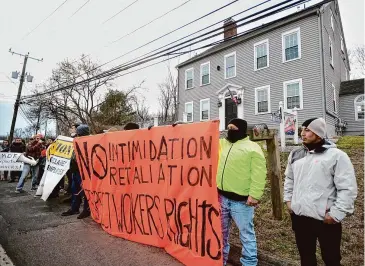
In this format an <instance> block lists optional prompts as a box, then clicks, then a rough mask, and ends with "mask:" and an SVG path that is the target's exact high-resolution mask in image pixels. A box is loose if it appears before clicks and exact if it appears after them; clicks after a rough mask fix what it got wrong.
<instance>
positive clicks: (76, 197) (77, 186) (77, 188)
mask: <svg viewBox="0 0 365 266" xmlns="http://www.w3.org/2000/svg"><path fill="white" fill-rule="evenodd" d="M71 190H72V201H71V210H73V211H74V212H78V211H79V209H80V205H81V201H82V199H84V209H83V210H84V211H88V210H89V203H88V201H87V199H86V197H85V192H84V190H82V187H81V176H80V173H78V172H76V173H73V174H72V184H71Z"/></svg>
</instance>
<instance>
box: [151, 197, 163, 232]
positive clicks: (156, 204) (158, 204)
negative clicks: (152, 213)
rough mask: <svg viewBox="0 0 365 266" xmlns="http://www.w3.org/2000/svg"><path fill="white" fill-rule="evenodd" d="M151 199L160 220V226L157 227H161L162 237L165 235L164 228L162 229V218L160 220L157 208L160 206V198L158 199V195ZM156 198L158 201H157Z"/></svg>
mask: <svg viewBox="0 0 365 266" xmlns="http://www.w3.org/2000/svg"><path fill="white" fill-rule="evenodd" d="M153 200H154V201H155V207H156V210H157V217H158V219H159V220H160V227H159V228H161V232H162V236H161V239H163V238H164V237H165V233H164V231H165V230H164V229H163V225H162V220H161V216H160V210H159V209H158V206H160V204H161V200H160V198H159V196H155V197H154V198H153ZM157 200H158V203H157ZM156 230H157V229H156ZM158 235H160V234H158Z"/></svg>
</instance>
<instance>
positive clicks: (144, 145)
mask: <svg viewBox="0 0 365 266" xmlns="http://www.w3.org/2000/svg"><path fill="white" fill-rule="evenodd" d="M143 159H146V140H144V141H143Z"/></svg>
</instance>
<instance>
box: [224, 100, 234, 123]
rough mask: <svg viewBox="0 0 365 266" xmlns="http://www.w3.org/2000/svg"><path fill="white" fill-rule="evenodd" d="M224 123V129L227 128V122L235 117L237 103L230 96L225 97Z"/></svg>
mask: <svg viewBox="0 0 365 266" xmlns="http://www.w3.org/2000/svg"><path fill="white" fill-rule="evenodd" d="M225 104H226V110H225V114H226V124H225V127H224V128H225V129H227V126H228V122H229V121H231V119H233V118H237V105H236V103H235V102H234V101H233V100H232V99H231V98H226V102H225Z"/></svg>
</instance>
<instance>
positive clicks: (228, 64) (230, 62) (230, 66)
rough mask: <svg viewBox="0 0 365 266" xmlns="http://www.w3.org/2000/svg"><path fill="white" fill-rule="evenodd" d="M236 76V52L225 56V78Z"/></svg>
mask: <svg viewBox="0 0 365 266" xmlns="http://www.w3.org/2000/svg"><path fill="white" fill-rule="evenodd" d="M235 76H236V52H233V53H231V54H227V55H225V56H224V78H225V79H229V78H234V77H235Z"/></svg>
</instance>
